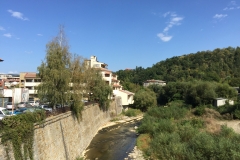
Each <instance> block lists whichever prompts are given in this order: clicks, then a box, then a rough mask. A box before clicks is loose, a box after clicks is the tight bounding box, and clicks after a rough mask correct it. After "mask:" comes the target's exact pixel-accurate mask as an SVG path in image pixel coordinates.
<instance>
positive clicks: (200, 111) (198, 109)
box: [193, 106, 206, 116]
mask: <svg viewBox="0 0 240 160" xmlns="http://www.w3.org/2000/svg"><path fill="white" fill-rule="evenodd" d="M205 108H206V106H199V107H196V108H195V111H194V112H193V113H194V114H195V115H197V116H202V115H203V114H204V113H205Z"/></svg>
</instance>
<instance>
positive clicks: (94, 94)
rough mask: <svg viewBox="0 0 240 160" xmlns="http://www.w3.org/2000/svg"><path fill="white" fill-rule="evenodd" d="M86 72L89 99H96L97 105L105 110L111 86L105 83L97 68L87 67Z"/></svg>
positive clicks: (108, 101) (108, 102)
mask: <svg viewBox="0 0 240 160" xmlns="http://www.w3.org/2000/svg"><path fill="white" fill-rule="evenodd" d="M86 74H87V77H88V78H87V80H86V81H87V91H88V93H89V98H90V100H94V101H97V102H98V103H99V106H100V107H101V108H102V109H104V110H106V109H108V107H109V104H110V96H111V94H112V87H111V86H110V85H109V84H108V83H106V82H105V81H104V80H103V78H102V75H101V73H100V71H99V70H98V69H97V68H89V69H88V71H87V72H86Z"/></svg>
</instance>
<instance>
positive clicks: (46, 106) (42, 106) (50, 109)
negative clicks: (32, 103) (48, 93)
mask: <svg viewBox="0 0 240 160" xmlns="http://www.w3.org/2000/svg"><path fill="white" fill-rule="evenodd" d="M39 107H40V108H42V109H45V111H49V112H52V108H51V107H49V106H48V105H46V104H42V105H40V106H39Z"/></svg>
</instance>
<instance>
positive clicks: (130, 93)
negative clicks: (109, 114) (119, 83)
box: [119, 90, 134, 95]
mask: <svg viewBox="0 0 240 160" xmlns="http://www.w3.org/2000/svg"><path fill="white" fill-rule="evenodd" d="M119 91H120V92H123V93H126V94H128V95H134V93H132V92H130V91H127V90H119Z"/></svg>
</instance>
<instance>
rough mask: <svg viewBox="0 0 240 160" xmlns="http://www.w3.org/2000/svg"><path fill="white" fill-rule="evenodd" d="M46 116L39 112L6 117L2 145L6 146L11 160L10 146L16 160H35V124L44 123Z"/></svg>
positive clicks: (0, 130) (0, 125)
mask: <svg viewBox="0 0 240 160" xmlns="http://www.w3.org/2000/svg"><path fill="white" fill-rule="evenodd" d="M45 116H46V114H45V111H37V112H34V113H24V114H20V115H18V116H10V117H6V118H4V119H3V120H2V121H1V123H0V135H1V143H2V144H4V145H5V146H6V152H7V155H8V159H9V160H10V157H9V153H8V152H9V150H10V146H12V148H13V153H14V158H15V159H16V160H27V159H31V160H33V155H34V153H33V136H34V124H36V123H41V122H42V121H44V119H45Z"/></svg>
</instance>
